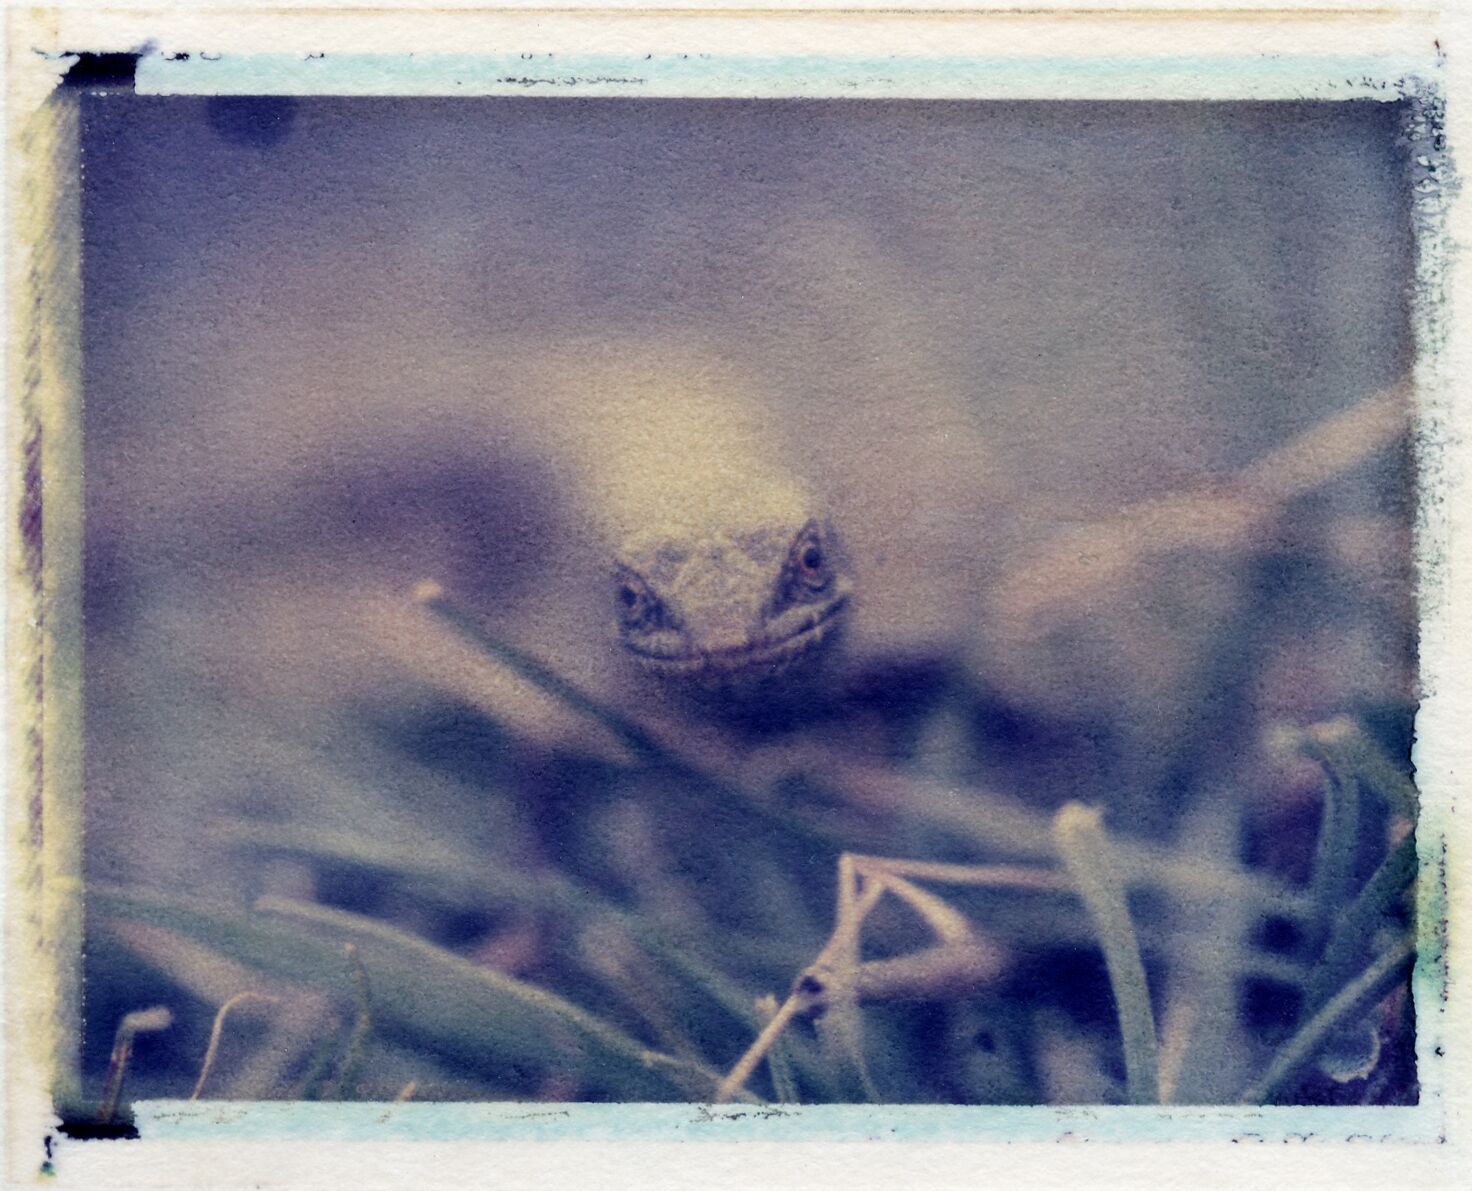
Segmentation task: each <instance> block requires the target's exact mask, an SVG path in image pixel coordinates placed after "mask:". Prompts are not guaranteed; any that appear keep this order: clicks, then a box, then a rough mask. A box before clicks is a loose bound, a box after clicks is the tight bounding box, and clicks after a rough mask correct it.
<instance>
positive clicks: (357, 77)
mask: <svg viewBox="0 0 1472 1191" xmlns="http://www.w3.org/2000/svg"><path fill="white" fill-rule="evenodd" d="M1434 70H1435V63H1434V62H1432V61H1431V60H1429V59H1426V60H1412V59H1400V58H1390V57H1383V56H1382V57H1377V56H1358V57H1325V58H1319V57H1305V56H1294V57H1282V56H1274V55H1259V56H1254V57H1206V56H1202V57H1194V58H1166V57H1161V58H1119V57H1098V58H1081V59H1060V58H1051V59H1049V58H1026V59H1021V58H990V59H989V58H940V59H937V58H914V57H889V58H844V57H828V56H825V57H821V58H819V57H777V58H760V57H743V56H737V55H714V54H650V55H638V54H634V55H619V54H483V55H482V54H434V55H424V54H418V55H416V54H403V55H382V54H324V55H321V56H318V57H303V56H301V55H299V54H220V55H212V56H210V57H202V56H200V55H198V54H190V55H188V56H187V57H183V56H178V57H164V56H162V55H160V54H146V55H144V56H143V57H142V58H141V59H140V60H139V63H138V69H137V73H136V78H135V89H136V91H137V92H138V93H139V94H141V95H343V96H349V95H363V96H367V95H404V96H435V95H438V96H451V95H457V96H464V95H482V96H484V95H502V96H505V95H564V96H565V95H580V96H635V95H642V96H649V97H656V98H672V97H680V96H683V97H688V98H703V99H717V98H753V99H775V98H809V99H831V98H839V97H845V96H847V97H859V96H861V97H864V98H914V99H1196V98H1201V99H1205V98H1212V99H1304V98H1315V99H1363V98H1373V99H1395V98H1398V97H1399V96H1400V95H1402V94H1404V93H1406V92H1407V91H1411V90H1415V89H1417V88H1418V84H1419V80H1421V79H1424V78H1427V77H1429V76H1430V74H1431V73H1432V72H1434Z"/></svg>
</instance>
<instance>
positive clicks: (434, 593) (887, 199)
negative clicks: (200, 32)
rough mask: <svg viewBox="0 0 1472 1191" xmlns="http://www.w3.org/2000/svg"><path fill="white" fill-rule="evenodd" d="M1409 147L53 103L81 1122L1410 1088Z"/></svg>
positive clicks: (1248, 113) (952, 116) (865, 108)
mask: <svg viewBox="0 0 1472 1191" xmlns="http://www.w3.org/2000/svg"><path fill="white" fill-rule="evenodd" d="M1413 117H1414V114H1413V113H1411V112H1409V111H1408V110H1407V105H1406V104H1405V103H1369V102H1352V103H1337V104H1329V103H1320V104H1203V103H1196V104H1186V103H1180V104H1123V103H1121V104H1064V103H1048V104H1024V103H1015V104H999V103H969V102H968V103H961V102H954V103H932V102H890V101H846V102H816V101H814V102H801V103H788V102H765V101H764V102H736V101H707V102H694V101H675V100H666V101H642V100H637V101H636V100H606V101H605V100H577V99H560V100H538V99H526V100H521V99H515V100H500V99H487V100H462V101H440V100H324V99H301V100H289V99H270V100H265V99H260V100H253V99H230V100H204V99H148V98H141V97H135V96H132V95H128V94H119V93H113V94H92V95H89V96H88V97H87V98H86V99H85V100H84V136H83V166H84V186H85V192H84V193H85V201H84V236H85V241H84V243H85V247H84V256H85V261H84V270H85V272H84V336H85V342H84V349H85V388H84V398H85V409H86V414H85V439H86V459H85V466H86V499H87V505H86V519H87V532H86V541H85V565H86V570H85V573H86V604H85V614H86V682H87V687H86V738H85V740H86V802H85V817H86V854H85V862H86V873H87V880H88V916H87V944H86V964H85V976H86V986H85V1005H86V1009H85V1029H84V1036H83V1062H84V1082H85V1086H86V1087H87V1088H88V1089H89V1095H93V1094H95V1097H96V1102H97V1104H98V1105H99V1108H98V1111H99V1112H101V1113H102V1114H103V1115H105V1116H114V1117H116V1118H117V1119H125V1118H126V1114H127V1111H128V1110H127V1107H126V1106H127V1102H128V1101H129V1100H130V1099H133V1098H138V1097H183V1096H188V1095H190V1094H191V1093H192V1092H195V1091H197V1092H198V1094H199V1095H201V1096H203V1097H206V1098H208V1097H229V1098H256V1099H259V1098H295V1099H314V1098H369V1099H389V1100H391V1099H394V1098H405V1097H414V1098H416V1099H441V1100H443V1099H466V1100H485V1099H524V1100H626V1101H635V1100H673V1099H684V1100H696V1101H709V1100H712V1099H727V1098H735V1099H742V1098H749V1097H759V1098H762V1099H765V1100H781V1101H800V1102H804V1103H820V1102H832V1101H854V1100H877V1101H881V1102H920V1103H969V1104H993V1103H1028V1104H1067V1103H1122V1102H1127V1101H1166V1102H1170V1103H1180V1104H1187V1103H1233V1102H1238V1101H1241V1100H1244V1099H1246V1100H1248V1101H1257V1102H1264V1101H1267V1102H1294V1103H1365V1102H1377V1103H1385V1102H1392V1103H1404V1102H1411V1101H1414V1100H1415V1098H1416V1095H1417V1090H1416V1089H1417V1085H1416V1076H1415V1069H1414V1021H1413V1010H1412V1007H1411V1003H1410V998H1409V996H1408V992H1407V983H1406V974H1407V971H1408V959H1409V956H1410V954H1411V952H1412V942H1411V940H1412V939H1413V936H1414V923H1413V922H1412V920H1411V911H1410V903H1409V900H1408V888H1409V886H1410V883H1411V880H1412V878H1413V875H1414V870H1415V851H1414V843H1413V835H1412V829H1413V825H1414V816H1415V793H1414V790H1413V788H1412V787H1411V784H1410V776H1409V773H1410V763H1409V756H1410V751H1409V750H1410V742H1411V731H1412V722H1413V715H1414V710H1415V705H1416V676H1415V674H1416V671H1415V662H1416V624H1417V621H1416V605H1415V591H1414V568H1413V563H1412V557H1413V554H1412V532H1413V526H1414V520H1415V491H1414V475H1413V473H1412V454H1411V447H1410V432H1409V428H1408V426H1409V413H1410V398H1409V396H1408V390H1407V389H1406V388H1405V385H1406V380H1407V377H1408V374H1409V370H1410V367H1411V364H1412V357H1413V337H1412V316H1411V309H1410V301H1411V294H1412V292H1413V288H1414V277H1415V263H1416V253H1417V244H1416V237H1415V231H1414V221H1413V215H1412V210H1413V207H1412V193H1413V192H1412V186H1413V183H1414V182H1415V180H1416V179H1415V178H1414V177H1413V175H1412V173H1411V171H1412V170H1413V169H1414V168H1416V165H1415V158H1416V155H1417V154H1418V153H1420V152H1421V150H1420V149H1419V148H1418V147H1417V146H1415V145H1414V144H1413V143H1412V138H1411V137H1410V135H1409V134H1408V131H1407V130H1408V129H1412V128H1413V127H1414V118H1413ZM1422 165H1423V166H1424V162H1423V163H1422ZM242 994H247V995H242ZM227 1006H228V1011H227V1012H225V1013H223V1014H221V1010H222V1007H227ZM156 1008H162V1009H166V1010H168V1013H167V1015H164V1014H157V1013H156V1014H153V1015H152V1016H147V1017H144V1018H141V1019H140V1018H137V1017H133V1018H130V1017H129V1015H130V1014H136V1013H138V1012H140V1011H146V1010H152V1009H156ZM125 1023H127V1024H125ZM165 1023H167V1024H165ZM160 1026H162V1027H164V1028H157V1027H160ZM764 1027H767V1028H765V1030H764ZM120 1029H121V1030H122V1032H123V1034H125V1035H129V1034H131V1052H132V1053H131V1058H130V1061H129V1066H128V1069H127V1071H126V1080H125V1082H124V1083H123V1084H122V1085H121V1086H119V1085H118V1082H117V1081H118V1076H119V1074H120V1072H119V1070H118V1068H117V1064H114V1065H113V1067H112V1070H111V1073H109V1059H110V1056H111V1055H113V1054H114V1043H115V1040H116V1039H117V1037H118V1036H119V1031H120ZM759 1035H760V1038H759ZM212 1037H213V1040H212ZM207 1052H208V1054H207ZM89 1111H90V1110H89Z"/></svg>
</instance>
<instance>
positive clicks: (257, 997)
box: [189, 989, 281, 1100]
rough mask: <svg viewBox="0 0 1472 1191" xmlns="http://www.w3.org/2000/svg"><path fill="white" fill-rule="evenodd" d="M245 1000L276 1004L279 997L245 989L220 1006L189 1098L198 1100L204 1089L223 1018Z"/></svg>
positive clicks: (217, 1048) (213, 1061) (278, 1001)
mask: <svg viewBox="0 0 1472 1191" xmlns="http://www.w3.org/2000/svg"><path fill="white" fill-rule="evenodd" d="M245 1001H264V1002H265V1003H266V1004H268V1005H276V1004H279V1003H280V1001H281V998H280V997H273V996H271V995H270V994H268V993H259V992H251V991H250V990H249V989H247V990H246V991H245V992H238V993H236V994H235V995H234V996H233V997H231V998H230V999H229V1000H227V1001H226V1002H225V1003H224V1004H223V1005H221V1006H220V1011H219V1012H218V1013H216V1014H215V1024H214V1025H213V1026H211V1027H210V1042H209V1045H208V1046H207V1047H205V1051H204V1061H203V1062H202V1063H200V1065H199V1078H198V1079H197V1080H195V1081H194V1091H192V1092H190V1093H189V1099H191V1100H198V1099H199V1094H200V1092H202V1091H203V1090H204V1082H205V1080H207V1079H208V1078H209V1076H210V1071H211V1069H212V1068H213V1067H214V1065H215V1055H216V1053H217V1052H218V1051H219V1049H220V1035H221V1034H222V1033H223V1032H224V1029H225V1018H226V1017H227V1016H229V1014H230V1010H232V1009H234V1008H235V1006H237V1005H239V1004H242V1003H243V1002H245Z"/></svg>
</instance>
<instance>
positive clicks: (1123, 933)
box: [1053, 802, 1160, 1104]
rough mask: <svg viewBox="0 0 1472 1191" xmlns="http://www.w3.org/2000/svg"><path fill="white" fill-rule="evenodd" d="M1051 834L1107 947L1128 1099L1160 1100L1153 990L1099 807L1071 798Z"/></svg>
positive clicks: (1104, 946)
mask: <svg viewBox="0 0 1472 1191" xmlns="http://www.w3.org/2000/svg"><path fill="white" fill-rule="evenodd" d="M1053 834H1054V838H1055V839H1056V840H1057V842H1058V851H1059V853H1060V854H1061V855H1062V857H1063V863H1064V864H1065V865H1066V866H1067V868H1068V871H1069V873H1070V875H1071V876H1072V877H1073V880H1074V883H1075V884H1076V885H1077V886H1078V891H1079V893H1080V894H1081V895H1082V897H1083V899H1084V904H1085V905H1086V906H1088V908H1089V916H1090V917H1091V918H1092V919H1093V920H1094V929H1095V930H1097V931H1098V933H1099V942H1100V944H1101V945H1102V946H1103V949H1104V962H1105V964H1106V966H1107V967H1108V969H1109V983H1110V986H1111V987H1112V988H1113V990H1114V1005H1115V1010H1116V1012H1117V1013H1118V1015H1119V1032H1120V1037H1121V1039H1122V1040H1123V1042H1124V1066H1125V1075H1126V1081H1127V1083H1128V1086H1129V1099H1130V1103H1131V1104H1159V1103H1160V1080H1159V1073H1158V1059H1157V1054H1156V1052H1157V1048H1158V1042H1157V1040H1156V1036H1155V1015H1154V1012H1153V1011H1152V1010H1151V1008H1150V989H1149V986H1148V985H1147V984H1146V982H1145V964H1144V961H1143V960H1142V959H1141V958H1140V944H1139V942H1138V940H1137V939H1136V938H1135V928H1134V925H1133V924H1132V923H1131V922H1130V913H1129V906H1128V905H1127V904H1126V902H1125V887H1124V882H1123V881H1122V880H1120V874H1119V872H1118V870H1117V868H1116V866H1115V864H1114V860H1113V857H1112V856H1111V854H1110V847H1109V837H1108V836H1107V835H1105V833H1104V828H1103V826H1102V824H1101V823H1100V812H1099V811H1098V810H1097V809H1095V808H1092V807H1086V806H1084V805H1083V804H1082V803H1078V802H1070V803H1068V804H1067V805H1065V806H1064V807H1062V808H1061V809H1060V810H1059V811H1058V814H1057V815H1056V816H1055V817H1054V819H1053Z"/></svg>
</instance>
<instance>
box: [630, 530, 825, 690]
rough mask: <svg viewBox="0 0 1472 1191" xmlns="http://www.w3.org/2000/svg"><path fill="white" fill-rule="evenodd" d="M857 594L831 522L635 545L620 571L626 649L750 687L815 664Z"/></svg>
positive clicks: (719, 682)
mask: <svg viewBox="0 0 1472 1191" xmlns="http://www.w3.org/2000/svg"><path fill="white" fill-rule="evenodd" d="M851 590H852V584H851V581H850V579H849V577H848V575H847V574H846V572H845V567H844V563H843V559H842V557H841V555H840V552H839V550H838V548H837V544H836V542H835V541H834V540H833V537H832V535H831V534H830V533H829V532H828V531H827V530H826V529H825V527H824V526H823V525H822V523H821V522H819V521H817V520H810V521H807V522H806V523H803V524H798V525H790V524H789V525H786V526H782V527H772V526H768V527H765V528H758V529H747V530H741V529H736V530H722V531H720V532H715V533H707V534H702V535H700V536H699V537H696V538H689V537H686V536H677V537H673V538H672V537H668V536H664V537H660V536H657V535H655V536H644V537H641V538H639V539H636V540H635V541H633V542H630V543H627V544H626V546H625V548H624V550H623V551H622V553H621V557H620V559H619V561H618V563H617V565H616V566H615V568H614V587H613V593H614V606H615V610H616V613H617V617H618V631H619V637H620V640H621V641H622V643H623V645H624V648H625V649H627V650H628V651H629V653H630V654H632V655H633V656H634V657H635V658H636V659H637V660H638V661H639V662H640V663H642V664H643V665H644V666H645V667H647V668H648V669H649V670H652V671H654V672H656V673H658V674H662V675H666V676H668V677H671V678H679V679H685V680H689V681H694V682H696V683H698V684H700V685H702V686H710V687H733V686H742V685H745V684H746V683H747V682H749V681H751V680H754V679H755V680H760V679H763V678H768V677H771V676H773V675H775V674H777V673H779V672H780V671H782V670H785V669H787V668H788V667H789V666H790V665H792V664H793V663H794V662H796V661H797V660H798V659H799V658H806V657H811V656H813V655H814V654H815V653H816V651H817V649H818V647H819V646H820V645H822V644H823V643H824V642H825V641H826V640H828V639H830V638H831V637H832V636H833V635H834V632H835V630H836V629H837V627H838V625H839V624H840V623H841V621H842V619H843V612H844V609H845V608H846V607H847V605H848V601H849V595H850V592H851Z"/></svg>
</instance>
